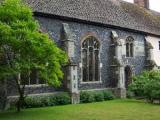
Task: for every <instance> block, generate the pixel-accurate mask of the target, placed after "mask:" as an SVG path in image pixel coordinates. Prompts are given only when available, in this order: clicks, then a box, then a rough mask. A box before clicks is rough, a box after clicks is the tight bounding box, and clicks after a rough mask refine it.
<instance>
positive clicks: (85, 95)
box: [80, 91, 94, 103]
mask: <svg viewBox="0 0 160 120" xmlns="http://www.w3.org/2000/svg"><path fill="white" fill-rule="evenodd" d="M80 102H81V103H91V102H94V95H93V94H91V92H86V91H84V92H81V93H80Z"/></svg>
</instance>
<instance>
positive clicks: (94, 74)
mask: <svg viewBox="0 0 160 120" xmlns="http://www.w3.org/2000/svg"><path fill="white" fill-rule="evenodd" d="M99 50H100V43H99V41H98V39H97V38H95V37H94V36H89V37H87V38H85V39H84V40H83V42H82V56H81V57H82V82H92V81H93V82H95V81H100V68H99V64H100V62H99Z"/></svg>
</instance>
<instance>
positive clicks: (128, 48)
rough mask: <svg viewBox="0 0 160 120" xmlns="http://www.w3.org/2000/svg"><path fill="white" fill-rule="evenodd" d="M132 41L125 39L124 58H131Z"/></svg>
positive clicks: (130, 38)
mask: <svg viewBox="0 0 160 120" xmlns="http://www.w3.org/2000/svg"><path fill="white" fill-rule="evenodd" d="M133 42H134V39H133V37H127V39H126V57H133V51H134V48H133V47H134V44H133Z"/></svg>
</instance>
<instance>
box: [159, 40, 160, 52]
mask: <svg viewBox="0 0 160 120" xmlns="http://www.w3.org/2000/svg"><path fill="white" fill-rule="evenodd" d="M159 50H160V41H159Z"/></svg>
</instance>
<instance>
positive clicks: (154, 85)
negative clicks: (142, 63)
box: [129, 70, 160, 103]
mask: <svg viewBox="0 0 160 120" xmlns="http://www.w3.org/2000/svg"><path fill="white" fill-rule="evenodd" d="M129 90H130V91H131V92H133V94H134V95H135V96H136V97H141V98H144V99H147V101H150V102H152V103H154V101H155V100H159V103H160V71H155V70H152V71H144V72H142V73H141V74H140V75H138V76H135V77H133V83H132V84H131V85H130V86H129Z"/></svg>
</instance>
